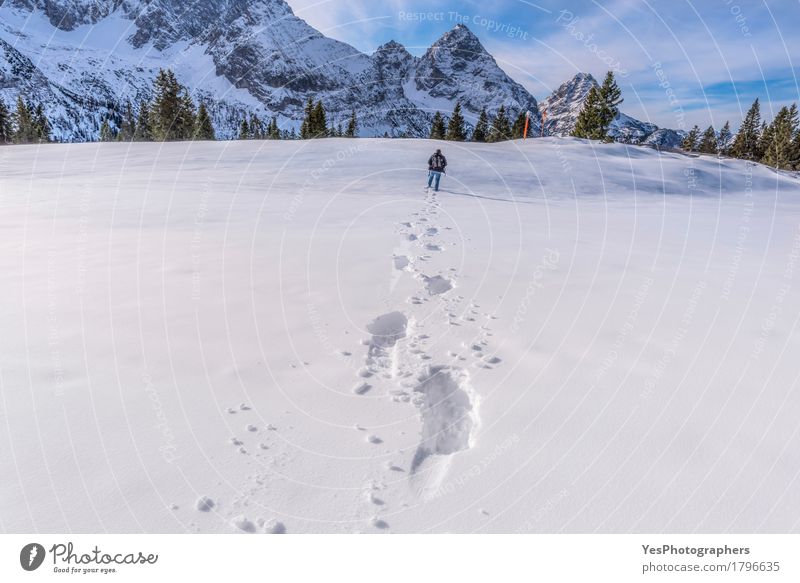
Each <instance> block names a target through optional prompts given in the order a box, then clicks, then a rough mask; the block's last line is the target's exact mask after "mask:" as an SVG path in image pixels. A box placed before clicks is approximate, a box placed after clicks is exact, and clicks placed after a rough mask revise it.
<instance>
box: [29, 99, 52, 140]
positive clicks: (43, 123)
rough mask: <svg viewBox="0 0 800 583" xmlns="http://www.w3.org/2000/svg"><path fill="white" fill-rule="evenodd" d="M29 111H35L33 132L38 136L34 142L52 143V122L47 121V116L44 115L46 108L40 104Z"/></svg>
mask: <svg viewBox="0 0 800 583" xmlns="http://www.w3.org/2000/svg"><path fill="white" fill-rule="evenodd" d="M28 110H29V111H30V110H33V115H32V122H33V132H34V134H35V136H36V138H35V140H34V141H36V142H38V143H40V144H46V143H47V142H49V141H50V120H48V119H47V115H45V113H44V107H43V106H42V104H41V103H39V104H37V105H36V107H35V108H31V107H30V106H29V107H28Z"/></svg>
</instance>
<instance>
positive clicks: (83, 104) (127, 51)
mask: <svg viewBox="0 0 800 583" xmlns="http://www.w3.org/2000/svg"><path fill="white" fill-rule="evenodd" d="M161 68H170V69H172V70H173V71H174V72H175V74H176V76H177V78H178V80H179V81H180V82H181V83H182V84H184V85H186V86H187V87H189V88H190V91H191V93H192V96H193V97H194V99H195V100H203V101H204V102H205V103H206V104H207V106H208V108H209V111H210V113H211V115H212V119H213V122H214V125H215V128H216V129H217V135H218V137H222V138H227V137H233V136H235V135H236V133H237V128H238V126H239V122H240V120H241V119H242V118H243V117H244V116H245V115H249V114H250V113H251V112H252V113H256V114H257V115H259V116H262V117H269V116H275V117H277V119H278V123H279V125H280V126H281V127H283V128H287V129H288V128H297V127H299V125H300V120H301V119H302V116H303V108H304V106H305V102H306V100H307V99H308V98H309V97H312V98H313V99H315V100H322V101H323V103H324V104H325V108H326V110H327V111H328V114H329V115H328V119H329V121H331V122H333V123H334V124H337V123H345V122H346V120H347V118H348V117H349V115H350V112H351V111H353V110H355V111H356V112H357V115H358V121H359V130H360V134H361V135H362V136H372V135H384V134H388V135H391V136H411V137H421V136H427V134H428V131H429V128H430V123H431V120H432V118H433V115H434V114H435V113H436V111H440V112H442V113H443V114H445V115H449V113H450V112H451V111H452V109H453V107H454V106H455V104H456V102H458V101H460V102H461V105H462V108H463V112H464V115H465V118H466V121H467V124H468V125H469V126H471V125H472V124H474V122H475V120H476V119H477V116H478V114H479V113H480V111H481V109H482V108H484V107H485V108H486V109H487V111H488V112H489V114H490V115H491V114H493V113H495V112H496V111H497V110H498V109H499V108H500V106H501V105H504V106H505V107H506V108H507V109H508V110H509V115H510V117H512V119H513V117H514V116H515V115H516V114H517V113H519V112H520V111H530V112H531V113H532V124H531V133H532V134H533V135H540V134H541V133H542V129H541V114H540V112H542V111H546V113H547V121H546V124H545V131H544V133H545V134H546V135H566V134H569V132H570V131H571V129H572V127H574V123H575V118H576V117H577V113H578V111H580V107H581V105H582V103H583V99H584V98H585V96H586V93H587V92H588V90H589V88H590V87H591V86H592V84H595V83H596V81H595V80H594V79H593V78H592V77H591V75H587V74H583V73H581V74H579V75H576V76H575V77H574V78H573V79H572V80H570V81H568V82H567V83H565V84H564V85H562V86H561V87H560V88H559V89H558V90H556V91H555V92H554V93H553V94H552V95H551V96H550V97H548V98H547V99H546V100H545V101H544V102H543V103H542V104H541V106H540V104H538V103H537V101H536V99H535V98H534V97H533V96H532V95H531V94H530V93H529V92H528V91H527V90H526V89H525V88H524V87H523V86H522V85H520V84H519V83H517V82H515V81H514V80H513V79H511V78H510V77H509V76H508V75H507V74H506V73H505V72H504V71H503V70H502V69H501V68H500V67H499V66H498V64H497V62H496V61H495V59H494V58H493V57H492V56H491V55H490V54H489V53H488V52H487V51H486V49H485V48H484V47H483V45H482V44H481V42H480V40H479V39H478V37H477V36H475V35H474V34H473V33H472V32H471V31H470V30H469V29H468V28H467V27H466V26H463V25H457V26H456V27H455V28H453V29H452V30H450V31H449V32H447V33H445V34H444V35H443V36H442V37H441V38H440V39H438V40H437V41H436V42H435V43H434V44H433V45H432V46H431V47H430V48H429V49H428V50H427V51H426V52H425V54H424V55H422V56H421V57H415V56H414V55H412V54H410V53H409V52H408V51H407V50H406V49H405V48H404V47H403V46H402V45H400V44H399V43H396V42H394V41H392V42H389V43H386V44H384V45H383V46H381V47H379V48H378V49H377V50H376V51H375V53H373V54H372V55H367V54H364V53H361V52H360V51H358V50H356V49H355V48H353V47H352V46H350V45H348V44H346V43H342V42H340V41H337V40H334V39H331V38H328V37H326V36H324V35H323V34H322V33H320V32H319V31H317V30H316V29H314V28H313V27H311V26H309V25H308V24H307V23H306V22H305V21H304V20H302V19H300V18H298V17H297V16H296V15H295V14H294V13H293V12H292V9H291V8H290V7H289V5H288V4H287V3H286V2H285V1H284V0H194V1H193V2H191V3H188V4H187V2H186V1H185V0H4V1H3V0H0V98H3V99H4V100H5V101H6V103H8V104H12V103H13V101H14V100H16V98H17V96H18V95H20V94H22V95H24V96H26V97H27V98H29V99H31V100H32V101H34V102H41V103H43V104H44V105H45V108H46V111H47V114H48V117H49V118H50V119H51V122H52V124H53V134H54V137H56V138H57V139H61V140H75V141H85V140H92V139H97V137H98V133H99V129H100V125H101V123H102V120H103V119H105V118H108V117H110V118H111V119H112V122H113V120H114V119H117V118H118V117H119V115H120V112H121V111H122V109H123V107H124V103H125V102H126V101H127V100H130V101H131V102H132V103H133V104H134V107H137V106H138V104H139V103H140V102H142V101H143V100H146V99H148V98H149V97H150V96H151V87H152V81H153V79H154V78H155V76H156V75H157V73H158V71H159V69H161ZM656 129H657V128H656V127H655V126H653V125H652V124H645V123H643V122H639V121H637V120H634V119H632V118H630V117H628V116H625V115H624V114H620V116H619V117H618V118H617V120H615V122H614V127H613V128H612V135H614V136H615V137H617V138H618V139H620V140H626V141H635V142H639V141H643V140H644V139H645V138H646V137H647V136H648V135H651V134H652V133H653V132H654V131H655V130H656Z"/></svg>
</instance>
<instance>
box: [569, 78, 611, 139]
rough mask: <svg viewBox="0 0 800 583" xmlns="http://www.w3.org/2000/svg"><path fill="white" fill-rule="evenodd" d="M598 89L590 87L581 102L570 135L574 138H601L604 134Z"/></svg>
mask: <svg viewBox="0 0 800 583" xmlns="http://www.w3.org/2000/svg"><path fill="white" fill-rule="evenodd" d="M600 100H601V98H600V90H599V89H598V88H597V87H592V88H591V89H590V90H589V93H588V94H587V95H586V99H585V100H584V102H583V108H582V109H581V111H580V113H579V114H578V119H577V120H576V121H575V129H573V130H572V135H573V136H574V137H576V138H585V139H589V140H602V139H603V138H604V137H605V135H604V133H603V128H602V119H601V113H600V110H601V103H600Z"/></svg>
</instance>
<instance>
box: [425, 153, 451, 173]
mask: <svg viewBox="0 0 800 583" xmlns="http://www.w3.org/2000/svg"><path fill="white" fill-rule="evenodd" d="M445 168H447V158H445V157H444V154H434V155H433V156H431V157H430V158H428V170H433V171H434V172H444V169H445Z"/></svg>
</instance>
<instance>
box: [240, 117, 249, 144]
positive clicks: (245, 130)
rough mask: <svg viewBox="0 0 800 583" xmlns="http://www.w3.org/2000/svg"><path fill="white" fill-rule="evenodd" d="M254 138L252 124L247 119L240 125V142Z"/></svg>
mask: <svg viewBox="0 0 800 583" xmlns="http://www.w3.org/2000/svg"><path fill="white" fill-rule="evenodd" d="M251 137H252V134H251V133H250V124H248V123H247V118H244V119H243V120H242V123H241V124H239V139H240V140H249V139H250V138H251Z"/></svg>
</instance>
